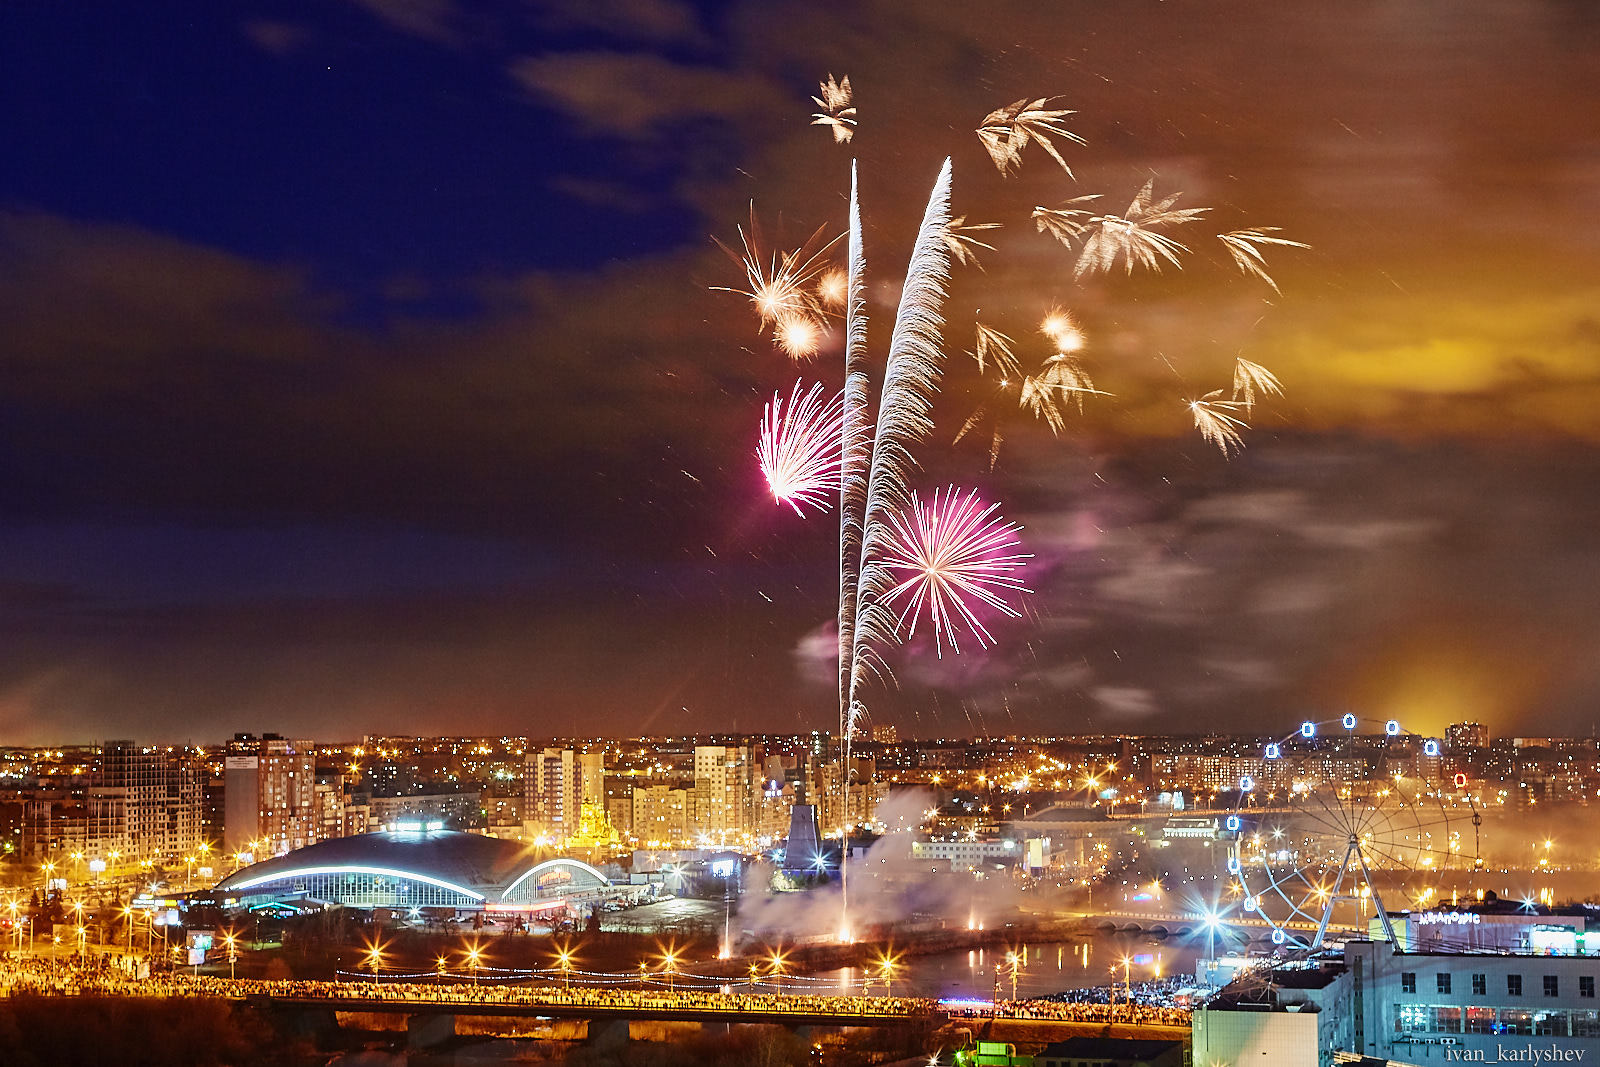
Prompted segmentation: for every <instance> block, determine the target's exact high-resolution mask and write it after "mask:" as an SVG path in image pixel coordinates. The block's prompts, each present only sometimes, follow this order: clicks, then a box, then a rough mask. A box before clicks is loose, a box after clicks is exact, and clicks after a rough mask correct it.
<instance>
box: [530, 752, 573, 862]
mask: <svg viewBox="0 0 1600 1067" xmlns="http://www.w3.org/2000/svg"><path fill="white" fill-rule="evenodd" d="M522 786H523V804H522V821H523V832H524V833H526V834H531V835H533V836H537V837H545V838H549V839H551V840H554V841H558V842H560V841H565V840H566V839H567V838H569V837H571V836H572V835H573V834H575V833H577V832H578V824H579V819H580V812H581V811H582V806H583V797H584V792H585V791H584V785H583V762H582V761H581V760H580V758H579V757H578V754H577V753H576V752H574V751H573V750H572V749H570V748H545V749H540V750H539V751H537V752H532V751H530V752H529V753H528V754H527V755H526V756H525V757H524V758H523V770H522Z"/></svg>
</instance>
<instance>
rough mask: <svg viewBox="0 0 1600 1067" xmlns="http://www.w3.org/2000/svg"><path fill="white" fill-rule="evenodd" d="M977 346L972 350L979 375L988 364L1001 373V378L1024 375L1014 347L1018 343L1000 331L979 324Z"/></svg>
mask: <svg viewBox="0 0 1600 1067" xmlns="http://www.w3.org/2000/svg"><path fill="white" fill-rule="evenodd" d="M976 325H977V327H978V330H977V337H978V340H977V344H976V345H974V347H973V350H972V358H973V359H975V360H977V361H978V373H979V374H982V373H984V371H985V370H986V369H987V366H988V364H990V363H993V364H994V367H995V370H997V371H999V372H1000V377H1002V378H1011V377H1014V376H1016V375H1018V374H1021V373H1022V364H1021V363H1019V362H1017V357H1016V354H1015V353H1014V352H1013V351H1012V346H1013V345H1014V344H1015V343H1016V342H1014V341H1012V340H1011V338H1009V337H1007V336H1006V335H1005V334H1003V333H1001V332H1000V331H999V330H996V329H992V328H990V327H988V326H985V325H984V324H983V323H981V322H980V323H977V324H976Z"/></svg>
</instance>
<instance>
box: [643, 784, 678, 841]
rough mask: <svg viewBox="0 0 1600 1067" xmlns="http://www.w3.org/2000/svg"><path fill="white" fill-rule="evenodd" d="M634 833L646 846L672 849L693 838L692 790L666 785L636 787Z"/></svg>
mask: <svg viewBox="0 0 1600 1067" xmlns="http://www.w3.org/2000/svg"><path fill="white" fill-rule="evenodd" d="M632 822H633V836H634V837H635V838H636V839H637V840H638V842H639V843H640V844H641V845H643V846H645V847H646V848H672V847H674V846H676V845H681V844H685V843H687V842H688V839H689V790H687V789H680V788H675V787H673V786H670V785H666V784H664V783H663V784H657V785H651V786H645V787H640V786H634V789H633V819H632Z"/></svg>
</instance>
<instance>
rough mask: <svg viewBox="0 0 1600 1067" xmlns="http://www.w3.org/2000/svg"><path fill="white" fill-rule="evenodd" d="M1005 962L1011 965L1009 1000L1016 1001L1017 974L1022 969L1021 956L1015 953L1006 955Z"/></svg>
mask: <svg viewBox="0 0 1600 1067" xmlns="http://www.w3.org/2000/svg"><path fill="white" fill-rule="evenodd" d="M1006 962H1007V963H1009V964H1011V999H1012V1000H1016V999H1017V972H1018V971H1020V970H1021V969H1022V956H1021V955H1020V954H1019V953H1016V952H1008V953H1006Z"/></svg>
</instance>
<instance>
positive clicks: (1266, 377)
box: [1233, 356, 1283, 411]
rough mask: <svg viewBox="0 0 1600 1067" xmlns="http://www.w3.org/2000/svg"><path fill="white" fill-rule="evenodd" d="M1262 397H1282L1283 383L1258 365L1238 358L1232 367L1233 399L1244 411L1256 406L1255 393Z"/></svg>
mask: <svg viewBox="0 0 1600 1067" xmlns="http://www.w3.org/2000/svg"><path fill="white" fill-rule="evenodd" d="M1258 392H1259V393H1261V394H1262V395H1263V396H1282V395H1283V383H1282V382H1280V381H1278V376H1277V375H1276V374H1273V373H1272V372H1271V371H1269V370H1268V369H1267V368H1265V367H1263V366H1262V365H1261V364H1259V363H1251V362H1250V361H1249V360H1248V359H1245V358H1244V357H1243V356H1240V357H1239V358H1238V360H1237V361H1235V363H1234V365H1233V399H1234V402H1235V403H1239V404H1243V405H1244V409H1245V410H1246V411H1253V410H1254V409H1255V406H1256V393H1258Z"/></svg>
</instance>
